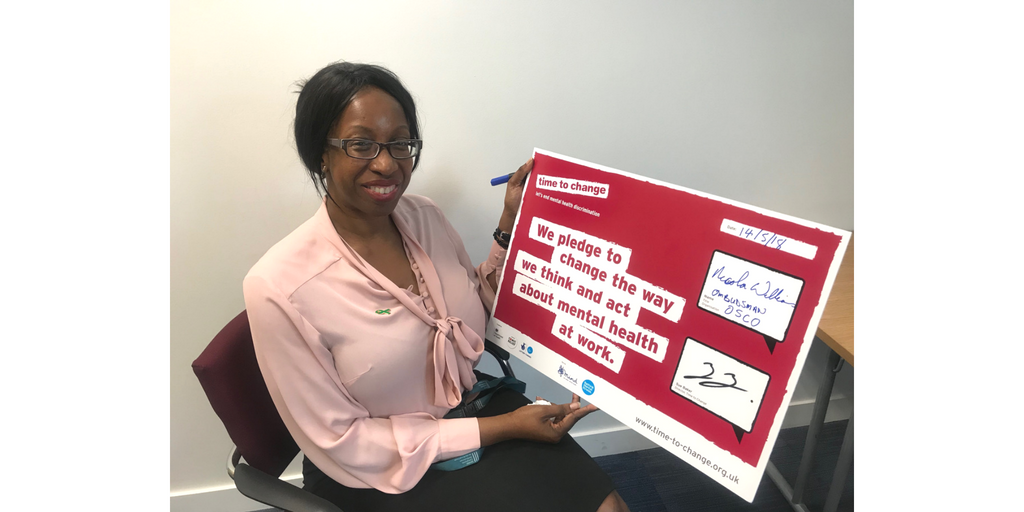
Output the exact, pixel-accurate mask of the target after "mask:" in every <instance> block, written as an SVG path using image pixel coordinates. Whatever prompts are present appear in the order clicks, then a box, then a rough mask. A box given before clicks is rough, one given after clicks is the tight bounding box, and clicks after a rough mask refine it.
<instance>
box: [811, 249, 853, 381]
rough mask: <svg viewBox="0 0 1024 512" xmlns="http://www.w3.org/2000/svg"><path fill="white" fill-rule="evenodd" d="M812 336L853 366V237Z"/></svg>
mask: <svg viewBox="0 0 1024 512" xmlns="http://www.w3.org/2000/svg"><path fill="white" fill-rule="evenodd" d="M816 335H817V336H818V339H820V340H821V341H824V342H825V344H826V345H828V346H829V348H831V349H832V350H834V351H835V352H836V353H837V354H839V357H842V358H843V360H845V361H846V362H847V363H850V366H853V237H850V245H849V246H847V247H846V254H845V255H843V263H842V264H841V265H840V266H839V273H838V274H836V280H835V283H833V284H832V293H831V294H829V296H828V302H826V303H825V311H824V312H823V313H822V314H821V321H820V322H818V332H817V333H816Z"/></svg>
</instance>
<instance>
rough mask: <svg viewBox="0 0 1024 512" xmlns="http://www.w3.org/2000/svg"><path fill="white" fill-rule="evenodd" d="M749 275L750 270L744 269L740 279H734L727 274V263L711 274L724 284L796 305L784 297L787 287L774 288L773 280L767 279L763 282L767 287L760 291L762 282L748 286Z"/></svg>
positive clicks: (782, 302)
mask: <svg viewBox="0 0 1024 512" xmlns="http://www.w3.org/2000/svg"><path fill="white" fill-rule="evenodd" d="M749 276H750V272H748V271H743V274H742V275H740V277H739V279H733V278H731V277H729V276H727V275H725V265H722V266H721V267H719V268H718V270H715V272H714V273H713V274H711V277H714V278H715V279H718V280H719V281H721V282H722V283H723V284H726V285H729V286H735V287H736V288H739V289H741V290H747V289H749V290H750V291H752V292H754V295H757V296H759V297H764V298H765V299H768V300H772V301H775V302H779V303H781V304H785V305H787V306H793V307H796V303H795V302H789V301H787V300H786V299H784V298H783V297H782V295H783V294H784V293H786V290H785V288H781V287H779V288H772V282H771V281H765V282H764V283H763V286H764V287H765V288H767V289H766V290H764V291H758V289H757V288H758V287H759V286H762V283H754V285H753V286H750V287H749V288H748V287H747V283H744V282H743V281H745V280H746V279H747V277H749Z"/></svg>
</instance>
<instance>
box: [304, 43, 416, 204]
mask: <svg viewBox="0 0 1024 512" xmlns="http://www.w3.org/2000/svg"><path fill="white" fill-rule="evenodd" d="M298 85H299V99H298V101H297V102H296V104H295V146H296V149H297V150H298V152H299V158H301V159H302V163H303V164H304V165H305V166H306V170H307V171H308V172H309V176H310V178H312V179H313V184H314V185H316V187H317V192H318V193H321V192H322V193H326V192H327V183H326V181H325V176H324V174H323V173H322V172H321V171H320V166H321V161H322V157H323V154H324V149H325V148H326V147H327V137H328V135H330V133H331V130H332V129H333V128H334V125H335V124H336V123H337V122H338V119H339V118H340V117H341V113H342V112H344V111H345V107H348V104H349V103H351V102H352V98H353V97H354V96H355V95H356V93H358V92H359V91H361V90H363V89H364V88H366V87H376V88H378V89H380V90H382V91H384V92H386V93H387V94H389V95H390V96H391V97H392V98H394V99H395V100H396V101H397V102H398V104H399V105H400V106H401V107H402V112H404V113H405V120H406V122H407V123H408V124H409V133H410V136H411V137H412V138H414V139H418V138H420V128H419V123H418V122H417V120H416V103H415V102H413V99H412V95H411V94H409V91H408V90H406V88H405V86H403V85H402V82H401V81H400V80H399V79H398V76H396V75H395V74H394V73H392V72H391V71H389V70H388V69H386V68H383V67H381V66H375V65H373V64H357V63H353V62H335V63H333V64H330V65H328V66H327V67H325V68H323V69H321V70H320V71H317V72H316V74H315V75H313V76H312V77H311V78H309V79H308V80H304V81H302V82H299V84H298ZM421 151H422V150H421ZM419 160H420V159H419V156H417V157H416V159H415V160H414V161H413V169H415V168H416V166H417V165H418V164H419Z"/></svg>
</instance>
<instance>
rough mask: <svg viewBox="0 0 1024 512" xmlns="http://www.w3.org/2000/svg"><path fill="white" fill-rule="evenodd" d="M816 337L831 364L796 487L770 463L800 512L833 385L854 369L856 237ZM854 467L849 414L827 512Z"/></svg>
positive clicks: (816, 403) (774, 476)
mask: <svg viewBox="0 0 1024 512" xmlns="http://www.w3.org/2000/svg"><path fill="white" fill-rule="evenodd" d="M815 337H817V338H818V339H820V340H821V341H823V342H824V343H825V344H826V345H828V347H829V348H831V349H832V351H831V353H830V354H829V358H828V364H826V365H825V374H824V377H823V378H822V382H821V383H820V384H819V386H818V396H817V398H816V399H815V400H814V411H813V412H812V413H811V423H810V425H808V428H807V440H806V442H805V444H804V451H803V456H802V458H801V459H800V469H799V470H798V472H797V477H796V483H795V484H794V485H793V487H792V488H790V486H789V483H788V482H786V479H785V478H784V477H783V476H782V474H781V473H779V470H778V469H777V468H776V467H775V464H773V463H772V462H771V461H769V462H768V468H767V470H766V473H767V474H768V477H769V478H770V479H771V480H772V481H773V482H775V485H776V486H778V488H779V490H780V491H782V495H783V496H785V497H786V499H787V500H789V504H790V505H792V506H793V509H794V510H796V511H797V512H809V511H808V510H807V507H806V505H804V491H805V490H806V488H807V479H808V476H809V475H810V472H811V465H812V464H813V463H814V452H815V451H816V450H817V448H818V434H819V432H820V431H821V427H822V425H824V423H825V413H826V412H827V410H828V404H829V401H830V400H831V398H832V385H833V384H834V383H835V379H836V373H837V372H839V369H840V368H841V367H842V364H843V362H844V361H845V362H846V363H849V364H850V366H851V367H852V366H853V237H852V236H851V237H850V243H849V245H848V246H847V247H846V253H845V254H844V255H843V262H842V263H841V264H840V266H839V272H838V273H837V274H836V279H835V282H834V283H833V284H832V292H831V293H830V294H829V296H828V302H826V303H825V311H823V312H822V314H821V320H820V321H819V322H818V331H817V333H815ZM852 464H853V411H852V408H851V411H850V421H849V423H847V425H846V434H845V435H844V436H843V447H842V448H841V449H840V450H839V460H838V461H837V462H836V469H835V472H834V473H833V474H832V484H831V485H830V486H829V491H828V496H827V497H826V498H825V507H824V512H835V510H836V508H837V507H838V506H839V497H840V496H841V495H842V493H843V487H844V486H845V484H846V477H847V476H848V475H849V472H850V466H851V465H852Z"/></svg>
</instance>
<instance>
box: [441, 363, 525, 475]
mask: <svg viewBox="0 0 1024 512" xmlns="http://www.w3.org/2000/svg"><path fill="white" fill-rule="evenodd" d="M501 388H509V389H511V390H513V391H515V392H517V393H520V394H522V393H526V383H525V382H523V381H521V380H519V379H517V378H515V377H511V376H506V377H501V378H496V379H491V380H478V381H477V382H476V384H475V385H474V386H473V389H471V390H469V391H468V392H466V394H465V396H470V395H472V394H474V393H479V395H477V397H476V398H474V399H473V401H472V402H468V403H466V402H465V401H463V403H461V404H459V406H458V407H456V408H454V409H452V410H450V411H448V414H445V415H444V417H445V418H448V419H450V418H470V417H473V416H475V415H476V413H478V412H480V409H483V408H484V406H486V405H487V403H488V402H490V401H491V396H493V395H494V393H495V392H497V391H498V390H499V389H501ZM483 453H484V448H483V447H482V446H481V447H480V448H477V449H476V450H474V451H472V452H469V453H467V454H465V455H462V456H460V457H455V458H454V459H448V460H445V461H441V462H435V463H434V464H431V465H430V469H436V470H439V471H455V470H458V469H462V468H464V467H468V466H472V465H473V464H476V463H477V462H480V456H481V455H483Z"/></svg>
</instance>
